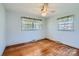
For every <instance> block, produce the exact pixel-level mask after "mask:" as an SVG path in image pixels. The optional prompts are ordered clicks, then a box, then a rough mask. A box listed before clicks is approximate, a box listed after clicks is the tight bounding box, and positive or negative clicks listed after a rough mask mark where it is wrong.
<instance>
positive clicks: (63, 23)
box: [58, 15, 73, 31]
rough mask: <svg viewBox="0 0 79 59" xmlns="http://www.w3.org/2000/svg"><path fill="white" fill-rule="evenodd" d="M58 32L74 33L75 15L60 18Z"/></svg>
mask: <svg viewBox="0 0 79 59" xmlns="http://www.w3.org/2000/svg"><path fill="white" fill-rule="evenodd" d="M58 30H60V31H72V30H73V15H70V16H65V17H61V18H58Z"/></svg>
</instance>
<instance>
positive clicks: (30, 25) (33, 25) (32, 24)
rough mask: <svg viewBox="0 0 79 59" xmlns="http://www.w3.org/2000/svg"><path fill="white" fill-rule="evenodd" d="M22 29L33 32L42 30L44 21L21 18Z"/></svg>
mask: <svg viewBox="0 0 79 59" xmlns="http://www.w3.org/2000/svg"><path fill="white" fill-rule="evenodd" d="M21 19H22V21H21V23H22V24H21V26H22V27H21V29H22V31H33V30H40V29H41V27H42V21H41V20H38V19H32V18H24V17H22V18H21Z"/></svg>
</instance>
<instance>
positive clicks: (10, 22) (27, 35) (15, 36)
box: [7, 11, 45, 45]
mask: <svg viewBox="0 0 79 59" xmlns="http://www.w3.org/2000/svg"><path fill="white" fill-rule="evenodd" d="M21 16H25V17H27V16H29V17H33V18H38V17H37V16H34V15H32V14H31V15H29V14H28V13H20V12H13V11H7V34H8V35H7V45H13V44H19V43H24V42H28V41H32V40H38V39H42V38H44V34H45V32H44V31H45V30H44V27H45V26H44V23H43V27H42V29H41V30H37V31H21ZM43 22H44V20H43Z"/></svg>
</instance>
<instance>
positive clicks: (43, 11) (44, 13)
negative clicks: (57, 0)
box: [41, 3, 55, 16]
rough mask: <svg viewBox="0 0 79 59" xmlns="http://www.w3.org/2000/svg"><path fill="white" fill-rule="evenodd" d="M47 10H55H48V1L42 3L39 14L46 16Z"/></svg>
mask: <svg viewBox="0 0 79 59" xmlns="http://www.w3.org/2000/svg"><path fill="white" fill-rule="evenodd" d="M49 12H55V10H52V11H50V9H49V4H48V3H44V4H43V5H42V6H41V15H42V16H46V15H47V14H48V13H49Z"/></svg>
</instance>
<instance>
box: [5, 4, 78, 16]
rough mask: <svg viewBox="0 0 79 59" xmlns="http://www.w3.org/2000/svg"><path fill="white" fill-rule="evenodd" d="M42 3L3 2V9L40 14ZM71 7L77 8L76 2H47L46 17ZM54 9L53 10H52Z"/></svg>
mask: <svg viewBox="0 0 79 59" xmlns="http://www.w3.org/2000/svg"><path fill="white" fill-rule="evenodd" d="M41 5H42V3H5V4H4V6H5V9H6V10H7V11H16V12H23V13H27V12H28V13H30V14H34V15H38V16H41V12H40V8H41ZM73 8H79V4H77V3H74V4H73V3H72V4H71V3H70V4H68V3H63V4H62V3H59V4H57V3H49V13H48V15H47V17H49V16H53V15H54V14H55V13H57V12H60V11H62V10H69V9H73ZM53 11H55V12H53Z"/></svg>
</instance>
